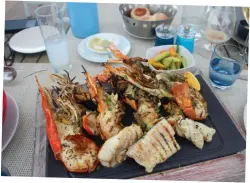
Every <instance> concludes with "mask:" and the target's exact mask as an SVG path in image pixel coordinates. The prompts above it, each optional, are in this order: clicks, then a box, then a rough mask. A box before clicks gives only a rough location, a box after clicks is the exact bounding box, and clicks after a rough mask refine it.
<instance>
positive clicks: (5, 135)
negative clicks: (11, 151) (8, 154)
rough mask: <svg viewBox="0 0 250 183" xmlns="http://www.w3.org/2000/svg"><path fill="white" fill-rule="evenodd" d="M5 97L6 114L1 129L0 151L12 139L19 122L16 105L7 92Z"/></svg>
mask: <svg viewBox="0 0 250 183" xmlns="http://www.w3.org/2000/svg"><path fill="white" fill-rule="evenodd" d="M6 95H7V113H6V118H5V122H4V125H3V127H2V151H3V150H4V149H5V148H6V147H7V146H8V144H9V143H10V141H11V139H12V138H13V136H14V134H15V132H16V129H17V126H18V122H19V109H18V106H17V103H16V101H15V100H14V99H13V97H12V96H10V95H9V94H8V93H7V92H6Z"/></svg>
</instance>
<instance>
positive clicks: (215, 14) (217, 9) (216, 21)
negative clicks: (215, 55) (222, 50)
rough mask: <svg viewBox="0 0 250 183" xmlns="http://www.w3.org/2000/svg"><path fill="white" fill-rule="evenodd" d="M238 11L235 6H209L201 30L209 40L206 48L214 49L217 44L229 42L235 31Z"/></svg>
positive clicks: (201, 23) (202, 19)
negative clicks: (236, 11)
mask: <svg viewBox="0 0 250 183" xmlns="http://www.w3.org/2000/svg"><path fill="white" fill-rule="evenodd" d="M235 24H236V13H235V8H234V7H225V6H208V7H206V8H205V11H204V14H203V16H202V18H201V22H200V31H201V34H202V35H203V36H204V38H205V39H206V40H207V41H208V42H209V44H207V43H206V44H205V45H204V48H205V49H206V50H207V51H212V50H213V48H214V46H215V45H216V44H221V43H225V42H227V41H228V40H229V39H230V38H231V37H232V36H233V33H234V28H235Z"/></svg>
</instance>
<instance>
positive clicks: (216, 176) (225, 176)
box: [136, 154, 246, 182]
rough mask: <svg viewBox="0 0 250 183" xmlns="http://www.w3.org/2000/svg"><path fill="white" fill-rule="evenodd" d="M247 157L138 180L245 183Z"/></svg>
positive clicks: (200, 164) (188, 167)
mask: <svg viewBox="0 0 250 183" xmlns="http://www.w3.org/2000/svg"><path fill="white" fill-rule="evenodd" d="M245 160H246V159H245V155H244V154H235V155H232V156H227V157H223V158H218V159H214V160H210V161H206V162H204V163H198V164H194V165H190V166H186V167H181V168H177V169H172V170H169V171H166V172H161V173H155V174H151V175H147V176H142V177H137V178H136V179H138V180H175V181H216V182H245Z"/></svg>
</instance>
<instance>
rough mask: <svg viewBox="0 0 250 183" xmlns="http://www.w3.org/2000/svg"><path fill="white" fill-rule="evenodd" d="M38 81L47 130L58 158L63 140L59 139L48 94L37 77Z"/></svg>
mask: <svg viewBox="0 0 250 183" xmlns="http://www.w3.org/2000/svg"><path fill="white" fill-rule="evenodd" d="M36 82H37V84H38V88H39V90H40V93H41V96H42V108H43V112H44V115H45V118H46V132H47V135H48V139H49V143H50V146H51V148H52V151H53V153H54V155H55V158H56V159H59V156H60V153H61V151H62V146H61V141H60V139H59V135H58V131H57V127H56V123H55V121H54V115H53V112H52V110H51V108H50V105H49V103H48V101H47V97H46V94H45V92H44V90H43V88H42V86H41V85H40V83H39V81H38V79H37V77H36Z"/></svg>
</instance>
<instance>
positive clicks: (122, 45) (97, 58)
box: [77, 33, 131, 63]
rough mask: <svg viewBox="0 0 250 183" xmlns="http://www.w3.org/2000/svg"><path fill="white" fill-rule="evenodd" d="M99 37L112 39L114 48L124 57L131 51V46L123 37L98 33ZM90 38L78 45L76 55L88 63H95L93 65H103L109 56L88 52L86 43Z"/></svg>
mask: <svg viewBox="0 0 250 183" xmlns="http://www.w3.org/2000/svg"><path fill="white" fill-rule="evenodd" d="M96 35H97V34H96ZM99 35H101V36H103V35H105V36H109V37H112V38H113V39H114V40H116V41H115V44H116V48H117V49H118V50H120V51H121V52H122V53H123V54H124V55H127V54H128V53H129V52H130V50H131V44H130V42H129V41H128V39H126V38H125V37H123V36H120V35H117V34H112V33H100V34H99ZM93 36H95V35H93ZM89 39H90V37H88V38H86V39H84V40H83V41H82V42H81V43H80V44H79V45H78V48H77V50H78V53H79V55H80V56H81V57H82V58H84V59H85V60H87V61H90V62H95V63H104V62H107V60H108V59H109V55H108V54H100V53H97V52H93V51H92V50H90V49H89V48H88V41H89Z"/></svg>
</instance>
